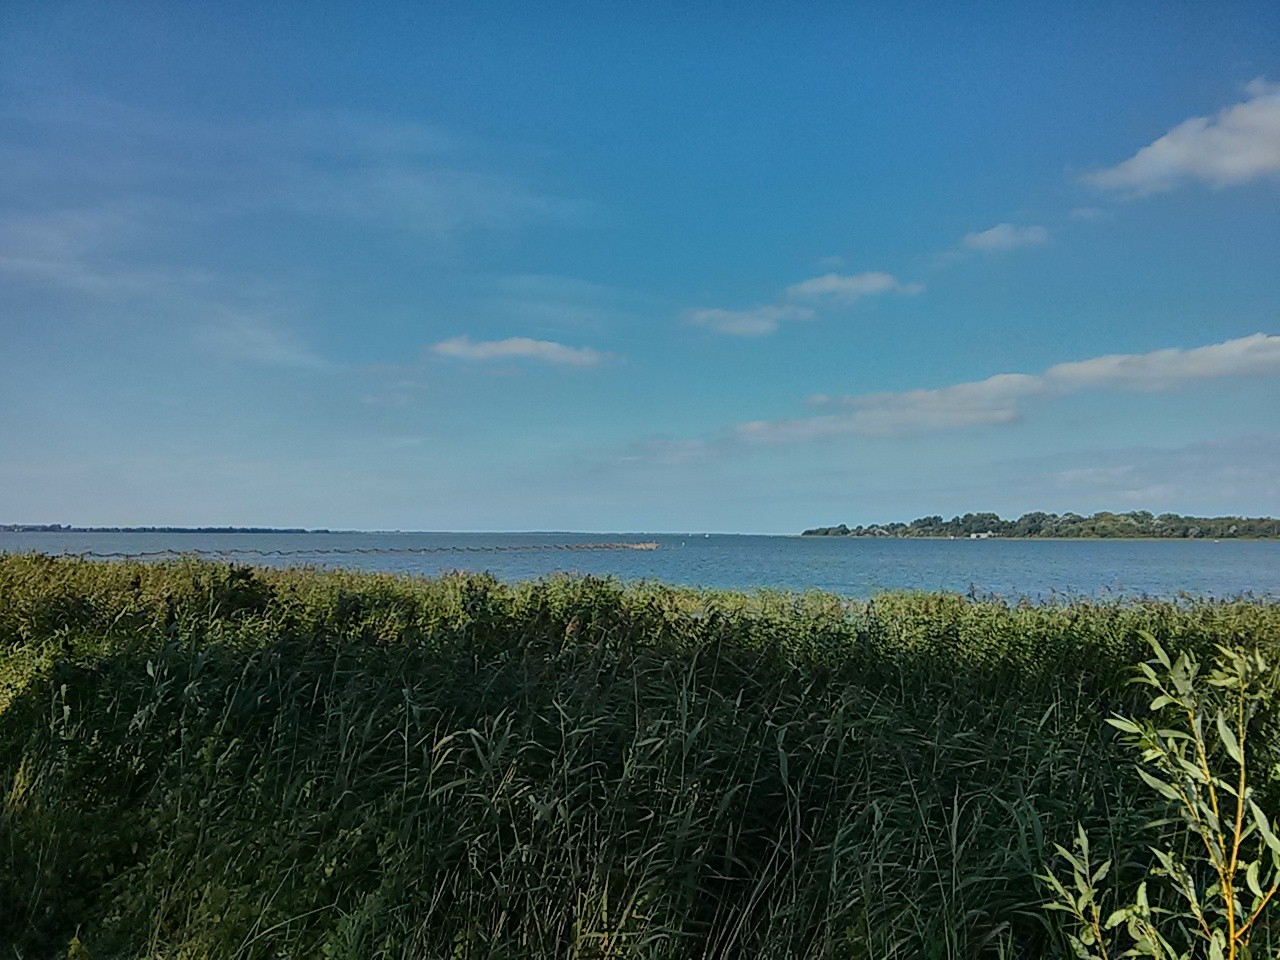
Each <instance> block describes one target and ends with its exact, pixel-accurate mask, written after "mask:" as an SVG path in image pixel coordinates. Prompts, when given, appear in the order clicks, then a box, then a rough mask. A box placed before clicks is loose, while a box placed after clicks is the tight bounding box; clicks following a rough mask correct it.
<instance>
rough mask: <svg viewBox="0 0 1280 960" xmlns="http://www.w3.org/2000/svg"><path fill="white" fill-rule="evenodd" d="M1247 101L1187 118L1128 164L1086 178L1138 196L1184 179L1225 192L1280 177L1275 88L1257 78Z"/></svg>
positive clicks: (1279, 90)
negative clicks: (1209, 115) (1257, 181)
mask: <svg viewBox="0 0 1280 960" xmlns="http://www.w3.org/2000/svg"><path fill="white" fill-rule="evenodd" d="M1245 92H1246V93H1248V94H1249V99H1247V100H1245V101H1244V102H1242V103H1237V104H1235V105H1233V106H1230V107H1227V108H1225V109H1223V110H1220V111H1219V112H1218V113H1217V114H1215V115H1214V116H1212V117H1192V118H1191V119H1190V120H1185V121H1183V122H1182V123H1180V124H1178V125H1177V126H1176V127H1174V128H1173V129H1172V130H1170V131H1169V132H1168V133H1166V134H1165V135H1164V136H1162V137H1160V138H1159V139H1157V140H1155V141H1154V142H1152V143H1149V144H1147V146H1145V147H1143V148H1142V149H1141V150H1139V151H1138V152H1137V153H1135V154H1134V155H1133V156H1132V157H1130V158H1129V159H1128V160H1125V161H1124V162H1123V163H1119V164H1117V165H1116V166H1114V167H1110V168H1108V169H1105V170H1098V171H1096V172H1094V173H1092V174H1089V176H1088V177H1087V178H1086V179H1087V180H1088V181H1089V182H1090V183H1092V184H1093V185H1094V186H1097V187H1100V188H1102V189H1104V190H1117V191H1121V192H1124V193H1129V194H1133V195H1137V196H1142V195H1144V194H1149V193H1157V192H1159V191H1162V190H1170V189H1172V188H1173V187H1176V186H1178V185H1179V184H1182V183H1184V182H1186V181H1189V180H1199V181H1201V182H1203V183H1207V184H1209V185H1210V186H1213V187H1227V186H1234V185H1236V184H1241V183H1246V182H1248V181H1250V180H1256V179H1257V178H1259V177H1263V176H1268V175H1276V174H1280V84H1275V83H1268V82H1267V81H1266V80H1264V79H1262V78H1261V77H1259V78H1258V79H1256V80H1254V81H1252V82H1251V83H1249V84H1248V85H1247V86H1246V87H1245Z"/></svg>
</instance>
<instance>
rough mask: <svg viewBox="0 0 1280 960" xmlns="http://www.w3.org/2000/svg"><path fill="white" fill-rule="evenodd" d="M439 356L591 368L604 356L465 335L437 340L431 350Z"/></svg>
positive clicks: (521, 340) (520, 340) (510, 339)
mask: <svg viewBox="0 0 1280 960" xmlns="http://www.w3.org/2000/svg"><path fill="white" fill-rule="evenodd" d="M431 352H432V353H434V354H436V355H437V356H440V357H451V358H453V359H456V360H470V361H476V362H485V361H494V360H534V361H537V362H541V363H550V364H554V365H557V366H565V367H593V366H595V365H597V364H599V363H601V362H603V361H604V360H605V358H606V355H605V354H604V353H602V352H600V351H599V350H594V349H592V348H591V347H569V346H565V345H564V344H563V343H556V342H555V341H554V340H534V339H532V338H531V337H508V338H507V339H506V340H472V339H471V338H470V337H469V336H466V335H463V336H461V337H453V338H452V339H449V340H441V341H440V342H439V343H437V344H435V345H434V346H432V348H431Z"/></svg>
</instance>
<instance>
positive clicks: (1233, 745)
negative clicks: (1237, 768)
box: [1217, 710, 1244, 763]
mask: <svg viewBox="0 0 1280 960" xmlns="http://www.w3.org/2000/svg"><path fill="white" fill-rule="evenodd" d="M1217 721H1218V736H1219V737H1221V738H1222V746H1223V747H1224V748H1225V749H1226V751H1227V756H1229V757H1230V758H1231V759H1232V760H1234V761H1235V762H1236V763H1244V758H1243V756H1242V755H1241V753H1240V741H1239V740H1237V739H1236V735H1235V732H1234V731H1233V730H1232V729H1231V728H1230V727H1229V726H1227V720H1226V718H1225V717H1224V716H1223V715H1222V711H1221V710H1219V711H1218V716H1217Z"/></svg>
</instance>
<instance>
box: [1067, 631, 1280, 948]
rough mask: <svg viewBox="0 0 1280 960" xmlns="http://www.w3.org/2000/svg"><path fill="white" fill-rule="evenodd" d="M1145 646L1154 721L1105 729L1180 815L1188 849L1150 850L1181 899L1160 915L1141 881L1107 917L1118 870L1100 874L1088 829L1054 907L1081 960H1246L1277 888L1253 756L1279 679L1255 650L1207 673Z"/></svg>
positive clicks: (1279, 864) (1145, 678)
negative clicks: (1109, 887)
mask: <svg viewBox="0 0 1280 960" xmlns="http://www.w3.org/2000/svg"><path fill="white" fill-rule="evenodd" d="M1146 639H1147V641H1148V642H1149V643H1150V645H1151V648H1152V651H1153V654H1154V656H1153V658H1152V659H1151V660H1149V661H1147V662H1146V663H1143V664H1141V665H1140V667H1139V671H1140V673H1139V676H1137V677H1136V678H1135V682H1137V683H1140V684H1145V685H1147V686H1149V687H1150V688H1151V689H1152V691H1153V692H1154V694H1155V696H1154V698H1153V699H1152V701H1151V704H1150V711H1151V717H1150V718H1148V719H1146V720H1143V721H1136V720H1130V719H1125V718H1123V717H1113V718H1111V719H1110V720H1108V721H1107V722H1108V723H1110V724H1111V725H1112V726H1113V727H1115V728H1116V729H1117V730H1119V731H1120V733H1121V736H1122V738H1123V739H1124V740H1125V741H1126V742H1127V743H1128V744H1129V745H1130V746H1132V747H1133V748H1134V749H1135V750H1137V751H1138V752H1139V755H1140V760H1139V764H1138V767H1137V771H1138V775H1139V776H1140V777H1141V778H1142V780H1143V782H1144V783H1146V784H1147V786H1149V787H1150V788H1151V789H1152V790H1154V791H1155V792H1156V793H1157V794H1159V795H1160V796H1161V797H1162V798H1164V800H1165V801H1167V803H1168V804H1169V806H1170V807H1172V808H1173V809H1175V810H1176V811H1177V819H1178V820H1179V821H1180V822H1181V824H1182V827H1183V828H1184V829H1183V830H1182V831H1181V836H1182V837H1183V838H1185V839H1186V840H1188V841H1189V842H1187V843H1186V844H1184V845H1182V849H1178V847H1177V846H1176V845H1169V846H1166V847H1165V848H1163V849H1161V848H1158V847H1153V848H1152V849H1151V854H1152V856H1153V857H1154V863H1153V868H1152V871H1151V873H1152V874H1153V875H1154V876H1156V877H1158V878H1162V879H1163V880H1164V881H1165V884H1166V885H1167V886H1168V887H1169V888H1171V889H1172V891H1174V892H1175V893H1176V895H1177V897H1176V899H1175V900H1174V901H1173V902H1174V903H1175V904H1176V906H1173V907H1157V906H1153V905H1152V903H1151V900H1150V899H1149V893H1148V883H1147V881H1145V880H1144V881H1143V882H1142V883H1140V884H1139V885H1138V887H1137V891H1136V893H1135V895H1134V897H1133V900H1132V902H1130V903H1128V904H1126V905H1124V906H1121V907H1120V908H1118V909H1115V910H1112V911H1111V912H1110V913H1109V914H1106V916H1105V918H1104V913H1105V910H1104V908H1103V907H1102V893H1101V892H1100V885H1101V884H1102V882H1103V880H1104V879H1105V878H1106V877H1107V875H1108V874H1109V873H1110V869H1111V861H1109V860H1108V861H1104V862H1103V863H1101V864H1100V865H1098V866H1096V867H1095V866H1094V864H1093V861H1092V857H1091V855H1090V850H1089V840H1088V837H1087V835H1086V834H1085V831H1084V830H1083V829H1079V830H1078V831H1077V834H1076V841H1075V849H1074V850H1073V851H1068V850H1066V849H1064V848H1063V847H1061V846H1059V847H1058V848H1057V850H1058V854H1059V856H1060V857H1061V858H1062V859H1063V860H1064V861H1065V862H1066V863H1067V864H1068V865H1069V866H1070V868H1071V879H1070V881H1069V882H1064V881H1063V880H1062V879H1060V878H1059V877H1057V876H1055V875H1054V874H1053V873H1049V874H1046V875H1045V876H1044V877H1043V879H1044V881H1045V882H1046V883H1047V884H1048V885H1049V887H1050V888H1051V889H1052V890H1053V892H1054V894H1055V896H1056V900H1055V901H1054V902H1051V903H1049V904H1047V905H1046V906H1047V908H1048V909H1050V910H1055V911H1060V912H1063V913H1065V914H1067V915H1068V916H1069V917H1070V918H1071V920H1072V926H1073V928H1074V929H1073V931H1072V932H1071V933H1070V934H1069V935H1068V939H1069V941H1070V943H1071V946H1072V948H1073V949H1074V951H1075V953H1076V956H1078V957H1082V958H1100V960H1109V958H1110V957H1112V956H1117V957H1153V958H1157V960H1191V958H1192V957H1208V958H1209V960H1248V958H1250V957H1251V956H1252V953H1251V949H1250V944H1251V942H1252V940H1253V937H1254V935H1255V933H1256V932H1257V931H1258V930H1259V929H1260V928H1261V925H1262V924H1263V922H1264V919H1265V917H1266V911H1267V908H1268V907H1269V906H1270V905H1271V904H1272V903H1273V901H1274V900H1275V899H1276V892H1277V890H1280V839H1277V837H1276V834H1275V832H1274V831H1273V829H1272V826H1271V820H1270V818H1269V817H1268V815H1267V813H1266V811H1265V810H1264V809H1263V808H1262V807H1261V806H1260V805H1259V804H1258V795H1257V793H1256V790H1255V786H1254V782H1253V781H1254V780H1255V779H1256V777H1257V775H1258V774H1259V772H1260V771H1259V770H1258V769H1257V766H1258V763H1257V762H1256V760H1253V759H1252V758H1251V754H1250V745H1251V740H1250V735H1251V731H1254V730H1255V729H1256V727H1257V723H1258V720H1259V713H1260V711H1261V709H1262V708H1263V706H1264V705H1265V704H1266V703H1267V702H1268V701H1269V700H1270V699H1271V697H1272V696H1273V695H1274V693H1275V690H1276V680H1277V676H1276V673H1275V671H1273V670H1272V669H1271V668H1269V667H1268V664H1267V662H1266V660H1265V659H1264V658H1263V656H1262V654H1261V653H1259V652H1257V651H1251V652H1245V651H1241V650H1234V649H1231V648H1228V647H1224V646H1219V647H1218V648H1217V655H1216V657H1215V659H1214V662H1213V665H1212V667H1211V668H1210V669H1209V670H1208V671H1207V672H1206V671H1204V670H1203V669H1202V666H1201V664H1200V662H1199V660H1198V659H1197V658H1196V657H1194V656H1193V655H1191V654H1190V653H1187V652H1183V653H1181V654H1179V655H1178V657H1177V659H1176V660H1171V659H1170V657H1169V655H1168V654H1167V653H1166V652H1165V650H1164V648H1163V647H1162V646H1161V645H1160V643H1159V642H1158V641H1157V640H1156V639H1155V637H1153V636H1151V635H1149V634H1148V635H1147V637H1146ZM1155 825H1158V824H1153V826H1155ZM1125 941H1127V945H1126V943H1125Z"/></svg>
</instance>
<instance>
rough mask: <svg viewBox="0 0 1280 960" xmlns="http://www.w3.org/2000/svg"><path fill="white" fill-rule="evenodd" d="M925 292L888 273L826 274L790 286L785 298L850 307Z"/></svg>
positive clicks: (919, 286) (918, 286)
mask: <svg viewBox="0 0 1280 960" xmlns="http://www.w3.org/2000/svg"><path fill="white" fill-rule="evenodd" d="M922 290H924V287H923V286H921V285H920V284H918V283H903V282H902V281H900V280H899V279H898V278H897V277H895V276H893V275H892V274H888V273H881V272H878V271H871V272H867V273H855V274H839V273H826V274H823V275H822V276H820V277H813V278H811V279H809V280H804V281H801V282H800V283H793V284H792V285H791V286H789V287H787V296H788V297H791V298H792V299H795V300H810V301H818V302H827V303H841V304H849V303H855V302H857V301H858V300H861V299H863V298H864V297H871V296H875V295H877V294H882V293H902V294H916V293H920V292H921V291H922Z"/></svg>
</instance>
